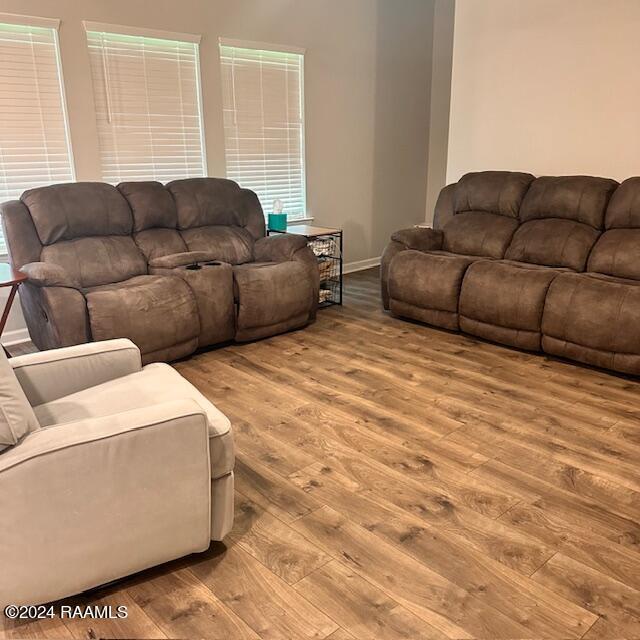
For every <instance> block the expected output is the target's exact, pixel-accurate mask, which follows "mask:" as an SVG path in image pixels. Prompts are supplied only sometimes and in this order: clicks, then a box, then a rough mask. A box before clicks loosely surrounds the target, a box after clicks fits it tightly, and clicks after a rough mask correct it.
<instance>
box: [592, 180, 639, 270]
mask: <svg viewBox="0 0 640 640" xmlns="http://www.w3.org/2000/svg"><path fill="white" fill-rule="evenodd" d="M604 226H605V232H604V233H603V234H602V235H601V236H600V238H599V239H598V241H597V242H596V244H595V246H594V247H593V249H592V251H591V255H590V256H589V262H588V265H587V270H588V271H597V272H599V273H604V274H607V275H610V276H617V277H619V278H632V279H634V280H640V178H628V179H627V180H625V181H624V182H623V183H622V184H621V185H620V186H619V187H618V188H617V189H616V190H615V191H614V193H613V195H612V196H611V200H610V201H609V206H608V207H607V211H606V213H605V218H604Z"/></svg>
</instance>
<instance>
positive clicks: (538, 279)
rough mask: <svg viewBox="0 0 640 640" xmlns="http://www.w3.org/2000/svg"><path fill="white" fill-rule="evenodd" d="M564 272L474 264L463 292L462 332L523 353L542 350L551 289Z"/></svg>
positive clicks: (521, 265)
mask: <svg viewBox="0 0 640 640" xmlns="http://www.w3.org/2000/svg"><path fill="white" fill-rule="evenodd" d="M559 273H561V271H560V270H557V269H551V268H548V267H542V266H539V265H534V264H525V263H520V262H513V261H507V260H497V261H481V262H476V263H474V264H472V265H471V266H470V267H469V269H468V270H467V273H466V275H465V278H464V281H463V283H462V289H461V292H460V304H459V307H458V309H459V314H460V328H461V329H462V330H463V331H466V332H467V333H471V334H473V335H477V336H480V337H482V338H487V339H489V340H494V341H496V342H503V343H505V344H510V345H513V346H516V347H520V348H523V349H531V350H536V349H540V325H541V322H542V312H543V309H544V303H545V298H546V295H547V290H548V288H549V285H550V284H551V283H552V282H553V280H554V279H555V278H556V277H557V276H558V274H559Z"/></svg>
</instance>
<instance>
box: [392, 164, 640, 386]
mask: <svg viewBox="0 0 640 640" xmlns="http://www.w3.org/2000/svg"><path fill="white" fill-rule="evenodd" d="M639 255H640V178H630V179H628V180H626V181H624V182H623V183H622V184H620V185H619V184H618V183H617V182H616V181H614V180H609V179H606V178H597V177H589V176H563V177H541V178H534V176H532V175H530V174H525V173H516V172H506V171H487V172H479V173H470V174H467V175H465V176H463V177H462V178H461V179H460V180H459V181H458V182H457V183H455V184H453V185H449V186H447V187H445V188H444V189H443V190H442V192H441V194H440V198H439V199H438V203H437V205H436V215H435V218H434V228H433V229H428V228H420V227H415V228H412V229H404V230H401V231H398V232H396V233H394V234H393V236H392V240H391V242H390V244H389V245H388V246H387V248H386V249H385V252H384V255H383V259H382V268H381V284H382V299H383V304H384V307H385V308H386V309H390V310H391V312H392V313H393V314H394V315H397V316H401V317H406V318H411V319H414V320H419V321H422V322H426V323H428V324H432V325H435V326H439V327H444V328H446V329H451V330H462V331H464V332H466V333H469V334H472V335H475V336H479V337H481V338H486V339H489V340H493V341H495V342H500V343H503V344H507V345H511V346H515V347H519V348H522V349H528V350H531V351H545V352H546V353H550V354H554V355H559V356H563V357H567V358H572V359H574V360H578V361H580V362H584V363H587V364H592V365H596V366H600V367H604V368H609V369H613V370H615V371H619V372H623V373H631V374H636V375H638V374H640V260H639V259H638V256H639Z"/></svg>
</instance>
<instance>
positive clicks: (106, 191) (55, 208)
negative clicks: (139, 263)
mask: <svg viewBox="0 0 640 640" xmlns="http://www.w3.org/2000/svg"><path fill="white" fill-rule="evenodd" d="M21 200H22V202H24V204H25V205H26V206H27V207H28V209H29V213H30V214H31V218H32V219H33V224H34V226H35V228H36V231H37V232H38V236H39V238H40V241H41V242H42V244H45V245H46V244H53V243H54V242H59V241H60V240H72V239H74V238H84V237H87V236H115V235H128V234H130V233H131V230H132V228H133V218H132V215H131V210H130V209H129V205H128V204H127V201H126V200H125V199H124V198H123V197H122V194H120V192H119V191H118V190H117V189H116V188H115V187H113V186H112V185H110V184H106V183H104V182H72V183H67V184H55V185H51V186H49V187H39V188H38V189H29V190H28V191H25V192H24V193H23V194H22V198H21Z"/></svg>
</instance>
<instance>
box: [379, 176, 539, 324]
mask: <svg viewBox="0 0 640 640" xmlns="http://www.w3.org/2000/svg"><path fill="white" fill-rule="evenodd" d="M532 180H533V176H532V175H530V174H528V173H518V172H509V171H485V172H481V173H469V174H467V175H465V176H463V177H462V178H461V179H460V181H459V182H458V183H456V184H455V185H449V186H448V187H445V189H444V190H443V192H442V194H441V196H440V198H438V203H437V210H438V224H439V225H442V229H438V230H434V229H427V228H422V227H416V228H413V229H403V230H401V231H397V232H396V233H394V234H393V235H392V237H391V240H392V242H391V244H390V245H389V246H388V247H387V249H386V250H385V252H384V254H383V257H382V264H381V273H380V277H381V288H382V301H383V304H384V307H385V309H391V311H392V312H393V313H394V314H396V315H399V316H404V317H409V318H413V319H415V320H420V321H427V322H429V323H431V324H436V325H437V326H441V327H444V328H446V329H457V328H458V297H459V295H460V287H461V285H462V280H463V277H464V274H465V272H466V270H467V268H468V267H469V265H471V264H472V263H473V262H475V261H477V260H482V259H485V258H502V257H503V256H504V252H505V250H506V248H507V246H508V244H509V241H510V240H511V237H512V236H513V233H514V232H515V230H516V229H517V227H518V220H517V213H518V209H519V207H520V204H521V202H522V200H523V198H524V196H525V194H526V192H527V189H528V188H529V185H530V183H531V181H532ZM405 253H407V254H410V255H408V256H405V255H404V254H405ZM396 270H398V272H397V273H396V272H395V271H396Z"/></svg>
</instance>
